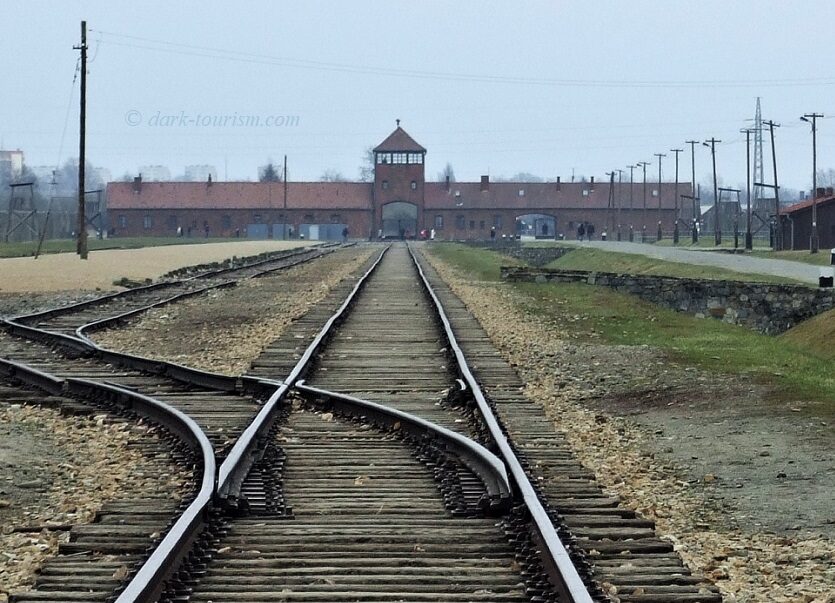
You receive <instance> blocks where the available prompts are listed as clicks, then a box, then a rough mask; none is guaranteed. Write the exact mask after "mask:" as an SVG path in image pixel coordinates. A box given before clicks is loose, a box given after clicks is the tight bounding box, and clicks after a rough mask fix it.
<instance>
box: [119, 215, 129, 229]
mask: <svg viewBox="0 0 835 603" xmlns="http://www.w3.org/2000/svg"><path fill="white" fill-rule="evenodd" d="M127 227H128V217H127V216H119V228H127Z"/></svg>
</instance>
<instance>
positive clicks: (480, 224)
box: [478, 220, 484, 230]
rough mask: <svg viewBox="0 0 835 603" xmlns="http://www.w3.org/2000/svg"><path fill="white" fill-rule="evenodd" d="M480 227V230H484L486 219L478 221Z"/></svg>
mask: <svg viewBox="0 0 835 603" xmlns="http://www.w3.org/2000/svg"><path fill="white" fill-rule="evenodd" d="M478 229H479V230H484V220H479V222H478Z"/></svg>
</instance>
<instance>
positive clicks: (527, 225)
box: [516, 214, 557, 239]
mask: <svg viewBox="0 0 835 603" xmlns="http://www.w3.org/2000/svg"><path fill="white" fill-rule="evenodd" d="M516 234H517V235H519V236H520V237H521V238H526V239H555V238H556V237H557V218H556V217H555V216H550V215H548V214H525V215H523V216H517V217H516Z"/></svg>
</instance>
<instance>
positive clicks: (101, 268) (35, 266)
mask: <svg viewBox="0 0 835 603" xmlns="http://www.w3.org/2000/svg"><path fill="white" fill-rule="evenodd" d="M308 244H310V243H304V242H299V241H240V242H237V241H236V242H232V243H202V244H199V245H197V244H193V245H168V246H164V247H143V248H141V249H105V250H101V251H91V252H90V257H89V259H87V260H81V259H79V258H78V256H77V255H76V254H74V253H56V254H50V255H42V256H41V257H39V258H38V259H37V260H36V259H34V258H31V257H25V258H2V259H0V293H22V292H43V291H68V290H73V289H75V290H80V289H83V290H92V289H101V290H105V291H106V290H112V289H118V288H119V287H116V286H114V285H113V281H116V280H119V279H121V278H122V277H127V278H129V279H131V280H144V279H146V278H150V279H156V278H158V277H160V276H161V275H163V274H165V273H166V272H170V271H171V270H174V269H176V268H182V267H183V266H193V265H196V264H202V263H205V262H218V261H221V260H225V259H226V258H231V257H232V256H238V257H242V256H249V255H257V254H259V253H262V252H264V251H276V250H280V249H291V248H293V247H299V246H302V245H308Z"/></svg>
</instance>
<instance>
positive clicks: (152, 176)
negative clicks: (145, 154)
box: [139, 165, 171, 182]
mask: <svg viewBox="0 0 835 603" xmlns="http://www.w3.org/2000/svg"><path fill="white" fill-rule="evenodd" d="M139 173H140V174H141V175H142V180H145V181H147V182H169V181H170V180H171V170H169V169H168V168H167V167H165V166H164V165H140V166H139Z"/></svg>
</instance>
